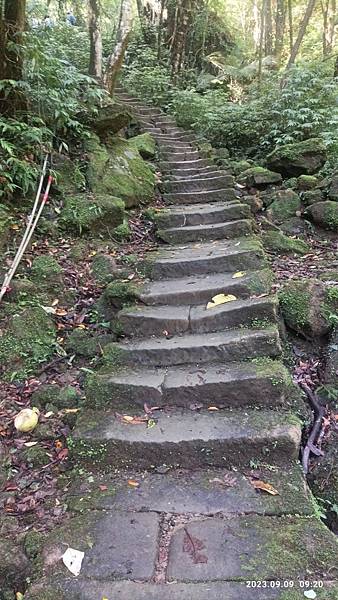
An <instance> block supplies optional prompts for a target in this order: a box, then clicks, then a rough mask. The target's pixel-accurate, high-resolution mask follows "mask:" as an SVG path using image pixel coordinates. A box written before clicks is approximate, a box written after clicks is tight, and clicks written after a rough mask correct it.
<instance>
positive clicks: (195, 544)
mask: <svg viewBox="0 0 338 600" xmlns="http://www.w3.org/2000/svg"><path fill="white" fill-rule="evenodd" d="M184 534H185V535H184V538H183V552H186V553H187V554H189V556H190V558H191V559H192V562H193V563H194V564H195V565H197V564H203V563H207V562H208V557H207V556H205V554H201V553H200V551H201V550H204V549H205V544H204V542H202V540H199V539H198V538H197V537H193V536H192V535H191V534H190V533H189V531H188V529H187V527H184Z"/></svg>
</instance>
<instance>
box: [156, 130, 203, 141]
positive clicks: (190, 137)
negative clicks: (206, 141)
mask: <svg viewBox="0 0 338 600" xmlns="http://www.w3.org/2000/svg"><path fill="white" fill-rule="evenodd" d="M153 135H154V138H156V140H157V141H158V142H159V143H165V142H167V141H168V142H175V141H182V142H196V136H195V135H194V134H193V133H178V134H174V135H168V134H167V133H157V132H154V134H153Z"/></svg>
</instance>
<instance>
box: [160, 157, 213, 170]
mask: <svg viewBox="0 0 338 600" xmlns="http://www.w3.org/2000/svg"><path fill="white" fill-rule="evenodd" d="M209 166H210V162H209V161H208V160H207V159H206V158H199V159H197V160H192V159H191V160H185V161H182V160H170V161H169V160H167V161H161V162H160V163H159V167H160V169H161V170H162V171H164V172H166V171H172V170H173V169H180V171H183V170H185V169H199V168H201V167H209Z"/></svg>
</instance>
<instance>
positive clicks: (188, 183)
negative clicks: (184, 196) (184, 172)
mask: <svg viewBox="0 0 338 600" xmlns="http://www.w3.org/2000/svg"><path fill="white" fill-rule="evenodd" d="M234 183H235V180H234V178H233V176H232V175H222V174H221V175H218V174H217V176H215V177H209V178H206V179H204V178H203V176H202V177H200V178H199V179H181V180H180V181H166V182H165V183H164V185H163V188H164V190H165V192H169V193H180V194H181V193H182V192H200V191H202V190H203V191H210V190H223V189H224V188H228V187H232V186H233V185H234Z"/></svg>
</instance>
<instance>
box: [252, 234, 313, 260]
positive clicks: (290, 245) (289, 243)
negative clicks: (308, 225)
mask: <svg viewBox="0 0 338 600" xmlns="http://www.w3.org/2000/svg"><path fill="white" fill-rule="evenodd" d="M262 242H263V245H264V247H265V248H266V249H267V250H272V251H273V252H278V253H283V254H306V253H307V252H309V250H310V248H309V246H308V245H307V244H306V243H305V242H304V241H303V240H298V239H293V238H291V237H288V236H287V235H284V234H283V233H282V232H281V231H266V232H264V233H263V234H262Z"/></svg>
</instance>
